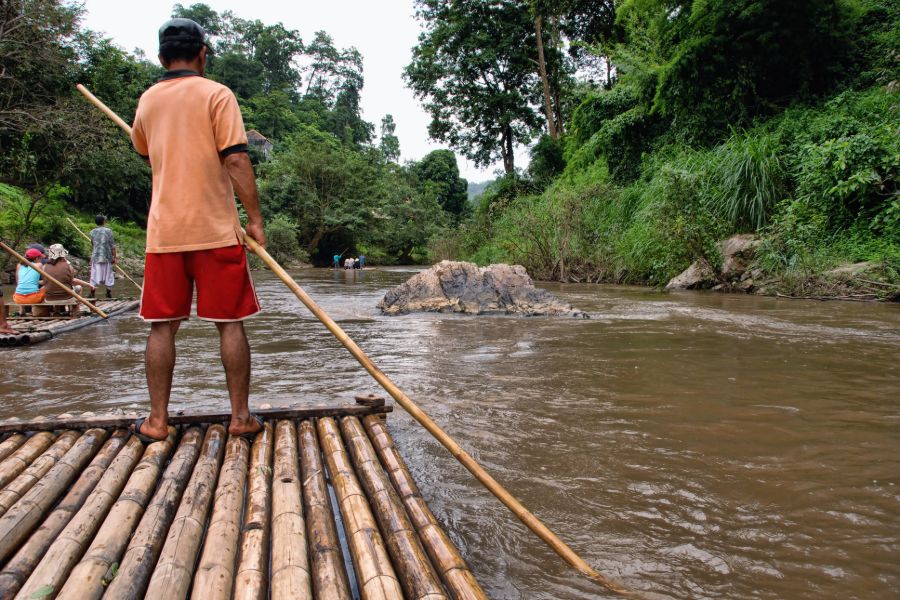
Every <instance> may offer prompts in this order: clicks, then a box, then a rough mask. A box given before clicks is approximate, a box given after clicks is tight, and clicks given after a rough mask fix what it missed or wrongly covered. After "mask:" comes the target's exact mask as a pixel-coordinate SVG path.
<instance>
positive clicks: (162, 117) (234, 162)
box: [131, 19, 266, 441]
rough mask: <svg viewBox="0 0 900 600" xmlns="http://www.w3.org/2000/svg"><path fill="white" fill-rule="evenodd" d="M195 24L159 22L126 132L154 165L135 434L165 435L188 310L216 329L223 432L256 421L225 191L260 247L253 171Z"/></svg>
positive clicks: (245, 277) (232, 104)
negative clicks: (153, 61) (141, 402)
mask: <svg viewBox="0 0 900 600" xmlns="http://www.w3.org/2000/svg"><path fill="white" fill-rule="evenodd" d="M207 51H208V46H207V44H206V40H205V34H204V32H203V28H201V27H200V25H198V24H197V23H195V22H194V21H191V20H190V19H172V20H170V21H167V22H166V23H164V24H163V26H162V27H160V29H159V61H160V62H161V63H162V65H163V66H164V67H165V68H166V69H167V72H166V73H165V75H163V76H162V78H161V79H160V81H159V82H158V83H156V84H155V85H153V86H152V87H151V88H149V89H148V90H147V91H146V92H144V94H143V95H142V96H141V99H140V102H139V103H138V107H137V112H136V114H135V117H134V126H133V127H132V135H131V140H132V143H133V144H134V147H135V149H136V150H137V152H138V154H140V155H141V156H142V157H143V158H144V159H145V160H147V161H148V162H149V163H150V166H151V168H152V170H153V197H152V201H151V205H150V214H149V215H148V218H147V256H146V266H145V269H144V292H143V294H142V295H141V313H140V314H141V318H143V319H144V320H145V321H148V322H149V323H150V337H149V338H148V340H147V351H146V359H145V360H146V368H147V387H148V389H149V393H150V416H149V417H148V418H146V419H139V420H138V421H137V422H136V423H135V432H136V433H138V434H139V435H140V436H141V437H142V438H144V439H145V441H146V438H150V439H152V440H160V439H165V438H166V436H167V435H168V431H167V427H168V405H169V395H170V393H171V390H172V372H173V370H174V368H175V334H176V333H177V332H178V327H179V325H180V324H181V321H182V320H183V319H187V318H188V317H189V316H190V313H191V298H192V295H193V288H194V285H195V284H196V286H197V316H198V317H199V318H200V319H202V320H205V321H213V322H214V323H215V324H216V327H217V328H218V330H219V340H220V349H221V355H222V365H223V366H224V367H225V379H226V382H227V385H228V394H229V397H230V400H231V423H230V425H229V427H228V432H229V433H230V434H232V435H250V434H254V433H256V432H258V431H260V430H261V429H262V422H261V421H260V420H259V419H258V418H256V417H254V416H253V415H251V414H250V410H249V407H248V398H249V392H250V346H249V344H248V343H247V336H246V334H245V333H244V325H243V320H244V319H246V318H247V317H250V316H251V315H254V314H256V313H257V312H259V310H260V307H259V302H258V300H257V298H256V292H255V290H254V289H253V282H252V280H251V279H250V271H249V269H248V266H247V256H246V253H245V251H244V246H243V233H242V231H241V226H240V221H239V219H238V213H237V208H236V206H235V202H234V193H235V192H237V195H238V198H239V199H240V201H241V204H242V205H243V207H244V210H245V211H246V213H247V216H248V221H247V233H248V234H249V235H250V236H252V237H253V238H254V239H255V240H256V241H257V242H259V244H260V245H262V246H265V243H266V238H265V234H264V232H263V220H262V214H261V213H260V209H259V197H258V195H257V191H256V179H255V177H254V175H253V167H252V165H251V163H250V158H249V155H248V154H247V135H246V133H245V131H244V122H243V119H242V118H241V111H240V109H239V108H238V103H237V99H236V98H235V96H234V94H233V93H232V92H231V90H229V89H228V88H227V87H225V86H223V85H221V84H219V83H216V82H214V81H211V80H209V79H205V78H204V77H203V72H204V69H205V67H206V53H207Z"/></svg>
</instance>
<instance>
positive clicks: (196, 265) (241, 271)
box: [141, 245, 260, 321]
mask: <svg viewBox="0 0 900 600" xmlns="http://www.w3.org/2000/svg"><path fill="white" fill-rule="evenodd" d="M195 282H196V284H197V316H198V317H199V318H201V319H204V320H206V321H242V320H243V319H246V318H247V317H249V316H252V315H255V314H256V313H258V312H259V311H260V306H259V300H258V299H257V298H256V290H254V289H253V280H252V279H251V278H250V268H249V266H248V265H247V254H246V252H245V251H244V247H243V246H242V245H234V246H227V247H225V248H213V249H211V250H194V251H191V252H164V253H149V254H147V256H146V261H145V263H144V292H143V293H142V294H141V318H142V319H144V320H145V321H177V320H180V319H187V318H188V317H190V315H191V298H192V297H193V295H194V283H195Z"/></svg>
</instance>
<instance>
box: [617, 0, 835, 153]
mask: <svg viewBox="0 0 900 600" xmlns="http://www.w3.org/2000/svg"><path fill="white" fill-rule="evenodd" d="M848 17H849V15H848V11H847V5H846V4H845V3H844V2H839V1H833V2H820V1H818V0H795V1H792V2H783V1H781V0H728V1H726V0H706V1H703V2H699V1H688V0H681V1H677V2H672V1H670V0H626V1H625V2H623V3H622V5H621V6H620V7H619V22H620V23H623V24H624V26H625V33H626V36H627V39H628V40H633V39H640V38H641V37H651V38H654V39H656V40H659V44H660V46H659V49H660V53H661V56H660V58H661V60H662V62H661V64H660V65H659V67H658V75H657V77H656V79H655V86H654V87H655V90H654V97H653V103H652V110H653V112H656V113H658V114H660V115H662V116H664V117H669V118H672V119H674V121H675V124H676V127H678V128H679V129H680V130H681V132H682V134H683V135H685V136H686V137H687V138H688V139H696V140H699V141H704V142H710V141H716V140H718V139H720V137H721V133H722V132H724V131H725V129H726V128H727V127H729V126H731V127H733V126H737V125H744V124H747V123H749V122H750V121H751V120H752V119H753V118H755V117H757V116H760V115H766V114H771V113H772V112H774V111H775V110H778V109H779V108H783V107H784V106H786V105H788V104H790V103H791V102H794V101H796V100H809V99H812V98H814V97H816V96H817V95H819V94H821V93H822V92H824V91H827V90H829V89H831V88H832V87H833V86H834V84H835V82H836V81H838V80H840V79H841V77H842V76H843V75H842V73H841V69H840V67H841V64H842V61H843V59H844V58H843V57H844V53H845V51H846V49H847V41H846V39H845V35H846V32H847V31H849V30H851V29H852V28H851V26H850V22H849V19H848Z"/></svg>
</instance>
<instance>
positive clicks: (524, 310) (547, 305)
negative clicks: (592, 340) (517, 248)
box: [378, 260, 587, 317]
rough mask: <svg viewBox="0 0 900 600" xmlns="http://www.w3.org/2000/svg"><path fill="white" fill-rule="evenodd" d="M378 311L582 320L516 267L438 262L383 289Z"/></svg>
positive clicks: (395, 313)
mask: <svg viewBox="0 0 900 600" xmlns="http://www.w3.org/2000/svg"><path fill="white" fill-rule="evenodd" d="M378 308H380V309H381V311H382V312H383V313H384V314H387V315H399V314H406V313H410V312H455V313H466V314H473V315H480V314H484V313H494V314H497V313H500V314H522V315H528V316H536V315H568V316H579V317H587V315H586V314H585V313H583V312H580V311H578V310H576V309H575V308H573V307H572V306H571V305H570V304H568V303H565V302H562V301H561V300H559V299H558V298H557V297H556V296H554V295H553V294H551V293H550V292H548V291H546V290H541V289H538V288H536V287H534V282H532V281H531V277H529V276H528V273H527V272H526V271H525V267H522V266H521V265H506V264H499V265H490V266H489V267H482V268H479V267H478V266H477V265H475V264H473V263H467V262H452V261H449V260H445V261H441V262H440V263H438V264H436V265H434V266H433V267H431V268H430V269H428V270H427V271H423V272H421V273H418V274H416V275H414V276H413V277H411V278H410V279H409V280H408V281H406V282H405V283H402V284H400V285H398V286H397V287H395V288H393V289H391V290H388V292H387V293H386V294H385V295H384V298H383V299H382V300H381V302H379V303H378Z"/></svg>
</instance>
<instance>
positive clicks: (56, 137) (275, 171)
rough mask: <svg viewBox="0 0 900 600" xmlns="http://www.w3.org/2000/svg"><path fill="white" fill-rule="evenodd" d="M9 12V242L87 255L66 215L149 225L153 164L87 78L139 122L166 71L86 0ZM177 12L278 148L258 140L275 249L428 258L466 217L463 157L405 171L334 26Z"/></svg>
mask: <svg viewBox="0 0 900 600" xmlns="http://www.w3.org/2000/svg"><path fill="white" fill-rule="evenodd" d="M2 6H3V7H2V9H0V63H2V65H3V68H2V69H0V81H2V85H0V208H2V210H3V216H2V218H0V236H3V237H4V238H6V239H9V240H10V241H13V242H15V243H17V244H20V243H22V242H23V241H30V240H41V241H46V242H47V243H52V242H57V241H60V242H63V243H68V244H71V245H72V246H73V248H78V247H79V246H78V241H77V238H75V237H73V236H72V233H73V232H72V231H70V230H69V229H70V227H69V226H68V225H67V224H66V223H65V221H64V220H63V218H62V217H63V216H65V215H66V214H72V215H84V216H85V217H87V216H88V215H91V214H93V213H96V212H103V213H106V214H108V215H109V216H110V217H112V218H113V219H114V223H120V224H122V226H123V227H125V224H127V223H128V222H135V223H137V224H138V225H141V224H143V223H144V222H145V219H146V213H147V208H148V203H149V200H150V182H151V176H150V170H149V168H148V167H147V166H146V165H145V164H144V162H143V161H142V160H140V159H139V158H138V157H137V155H136V154H135V153H134V152H133V151H132V149H131V147H130V143H129V141H128V139H127V138H126V137H125V136H123V135H122V133H121V132H120V131H119V130H118V129H117V128H116V127H115V126H114V125H112V124H111V123H109V122H108V120H107V119H106V117H105V116H103V115H102V114H100V113H99V112H98V111H96V110H95V109H93V108H92V107H91V106H90V105H88V104H87V103H86V102H84V100H83V99H82V98H81V97H80V95H79V94H78V93H77V92H76V91H75V87H74V86H75V84H76V83H79V82H80V83H84V84H85V85H86V86H87V87H88V88H89V89H90V90H91V91H93V92H94V93H95V95H97V96H98V97H99V98H101V99H102V100H103V101H104V102H105V103H107V104H108V105H109V106H110V108H112V109H113V110H114V111H115V112H117V113H118V114H119V115H120V116H121V117H122V118H123V119H125V121H127V122H131V121H132V120H133V118H134V112H135V109H136V107H137V102H138V99H139V97H140V95H141V93H142V92H143V91H144V90H145V89H147V88H148V87H150V86H151V85H153V84H154V83H155V82H156V80H157V79H158V77H159V76H160V75H161V74H162V73H163V69H162V67H160V66H159V65H158V64H157V62H156V61H155V60H152V61H151V60H148V59H147V58H145V57H144V56H142V55H140V54H133V53H129V52H125V51H123V50H121V49H120V48H118V47H117V46H116V45H115V44H113V43H112V42H111V41H110V40H109V39H105V38H103V37H102V36H100V35H98V34H96V33H94V32H91V31H88V30H86V29H84V27H83V26H82V25H81V17H82V14H83V8H82V7H81V5H79V4H78V3H76V2H71V1H69V0H9V2H5V3H3V5H2ZM172 16H182V17H188V18H191V19H194V20H196V21H197V22H199V23H200V24H201V25H202V26H203V27H204V28H205V29H206V30H207V32H208V33H209V35H210V39H211V44H212V47H213V49H214V53H213V54H212V55H211V57H210V58H209V60H208V63H207V73H206V75H207V76H208V77H210V78H212V79H215V80H217V81H220V82H222V83H224V84H225V85H227V86H229V87H230V88H231V89H232V90H233V91H234V92H235V95H236V96H237V97H238V102H239V104H240V106H241V110H242V112H243V115H244V121H245V125H246V127H247V129H248V131H249V130H256V131H257V132H258V133H260V134H261V135H262V136H264V137H265V138H266V139H267V140H268V141H269V142H271V144H272V147H271V148H270V149H269V148H266V149H257V148H251V157H252V158H253V159H254V162H255V163H256V170H257V177H258V183H259V187H260V194H261V202H262V207H263V212H264V214H265V217H266V227H267V230H268V235H269V239H270V240H271V241H272V245H271V251H272V253H273V254H274V255H276V256H278V257H279V258H280V259H282V260H286V261H291V260H312V261H314V262H319V263H325V262H330V258H331V256H332V254H334V253H346V254H348V255H349V254H353V253H359V252H363V251H364V252H365V253H366V254H367V255H368V258H369V262H370V264H371V263H378V262H382V263H395V262H413V261H425V260H427V259H428V255H427V244H428V241H429V238H430V237H431V236H435V235H437V234H438V233H439V232H442V231H444V230H445V229H446V228H449V227H450V226H451V225H452V224H454V223H458V222H459V221H460V219H462V218H463V217H464V216H465V215H466V214H467V213H466V210H467V208H468V204H467V203H466V196H465V190H466V187H467V183H466V181H465V180H464V179H462V178H460V177H459V169H458V167H457V164H456V157H455V155H454V154H453V153H452V152H450V151H446V150H445V151H441V150H438V151H435V152H433V153H432V154H430V155H428V156H425V157H424V158H423V159H422V160H421V161H420V162H410V163H407V164H404V165H401V164H399V163H398V161H399V159H400V140H399V139H398V138H397V136H396V134H395V131H396V123H395V121H394V118H393V117H392V116H391V115H385V116H384V118H383V119H382V121H381V127H380V136H376V135H375V126H374V125H373V124H372V123H369V122H367V121H366V120H365V119H363V117H362V114H361V109H360V98H361V94H362V91H363V85H364V75H363V67H362V56H361V55H360V54H359V52H358V51H357V50H356V49H355V48H339V47H337V46H335V44H334V41H333V40H332V38H331V37H330V36H329V35H328V34H327V33H326V32H324V31H319V32H316V33H315V34H314V36H313V37H312V39H307V40H304V39H302V38H301V36H300V34H299V32H297V31H295V30H291V29H289V28H287V27H285V26H284V25H283V24H281V23H276V24H267V23H263V22H261V21H258V20H247V19H243V18H241V17H239V16H238V15H236V14H234V13H232V12H230V11H226V12H223V13H221V14H220V13H218V12H216V11H215V10H213V9H212V8H211V7H209V6H208V5H205V4H192V5H187V6H185V5H181V4H176V5H175V6H174V7H173V11H172ZM129 231H130V230H129ZM123 234H124V229H123ZM276 246H277V247H276ZM136 253H138V254H140V248H138V249H137V250H136Z"/></svg>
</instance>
